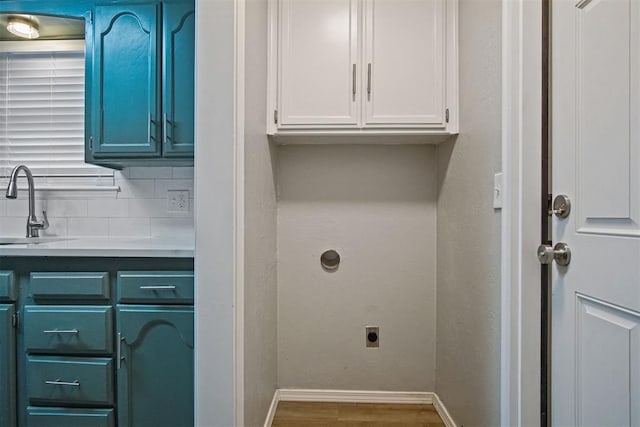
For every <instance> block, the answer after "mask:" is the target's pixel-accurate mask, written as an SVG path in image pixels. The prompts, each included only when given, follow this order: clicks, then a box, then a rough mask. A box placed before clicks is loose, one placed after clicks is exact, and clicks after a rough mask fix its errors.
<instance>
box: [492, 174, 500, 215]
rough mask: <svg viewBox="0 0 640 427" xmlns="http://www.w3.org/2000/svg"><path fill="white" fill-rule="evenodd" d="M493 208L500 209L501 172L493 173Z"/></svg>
mask: <svg viewBox="0 0 640 427" xmlns="http://www.w3.org/2000/svg"><path fill="white" fill-rule="evenodd" d="M493 208H494V209H502V172H499V173H497V174H495V175H493Z"/></svg>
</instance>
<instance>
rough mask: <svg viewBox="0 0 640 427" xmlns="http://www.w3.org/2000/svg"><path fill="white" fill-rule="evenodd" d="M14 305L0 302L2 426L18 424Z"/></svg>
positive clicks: (0, 413)
mask: <svg viewBox="0 0 640 427" xmlns="http://www.w3.org/2000/svg"><path fill="white" fill-rule="evenodd" d="M14 313H15V308H14V306H13V305H9V304H0V426H3V427H4V426H14V425H15V424H16V392H15V390H16V375H15V373H16V332H15V331H16V330H15V328H14V327H13V314H14Z"/></svg>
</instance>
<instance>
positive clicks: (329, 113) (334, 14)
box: [278, 0, 361, 127]
mask: <svg viewBox="0 0 640 427" xmlns="http://www.w3.org/2000/svg"><path fill="white" fill-rule="evenodd" d="M278 4H279V7H280V10H279V11H278V12H279V16H280V19H279V21H278V22H279V25H278V32H279V49H278V50H279V52H280V58H279V70H278V88H279V93H278V104H279V106H278V117H279V120H278V125H279V126H281V127H286V126H287V125H294V126H296V127H307V126H309V125H311V126H310V127H314V125H352V126H353V127H356V126H357V125H358V124H359V115H360V109H359V106H360V99H359V96H360V85H361V82H360V81H359V79H358V77H359V76H358V74H359V72H360V70H359V69H357V67H358V53H359V46H358V28H359V25H358V1H357V0H322V1H317V0H282V1H280V2H279V3H278ZM305 125H307V126H305Z"/></svg>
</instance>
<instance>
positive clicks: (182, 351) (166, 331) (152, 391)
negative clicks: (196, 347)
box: [116, 305, 194, 427]
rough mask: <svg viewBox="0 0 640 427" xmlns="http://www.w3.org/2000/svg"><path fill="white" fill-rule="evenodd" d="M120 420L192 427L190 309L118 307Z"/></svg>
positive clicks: (127, 423)
mask: <svg viewBox="0 0 640 427" xmlns="http://www.w3.org/2000/svg"><path fill="white" fill-rule="evenodd" d="M116 318H117V329H118V339H119V342H120V350H119V351H118V358H119V359H120V360H119V368H118V375H117V378H118V423H119V425H121V426H138V427H142V426H150V427H151V426H153V427H162V426H166V427H181V426H188V427H193V425H194V416H193V411H194V409H193V408H194V407H193V394H194V381H193V379H194V361H193V356H194V353H193V307H192V306H184V307H176V306H157V305H146V306H142V305H118V306H117V310H116Z"/></svg>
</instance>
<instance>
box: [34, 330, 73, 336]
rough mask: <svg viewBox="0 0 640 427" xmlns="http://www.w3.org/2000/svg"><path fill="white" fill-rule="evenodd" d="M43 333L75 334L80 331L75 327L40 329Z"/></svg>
mask: <svg viewBox="0 0 640 427" xmlns="http://www.w3.org/2000/svg"><path fill="white" fill-rule="evenodd" d="M42 333H44V334H74V335H77V334H79V333H80V331H78V330H77V329H50V330H47V331H42Z"/></svg>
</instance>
